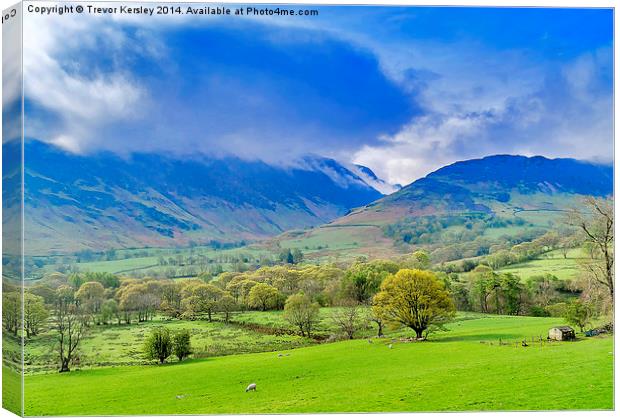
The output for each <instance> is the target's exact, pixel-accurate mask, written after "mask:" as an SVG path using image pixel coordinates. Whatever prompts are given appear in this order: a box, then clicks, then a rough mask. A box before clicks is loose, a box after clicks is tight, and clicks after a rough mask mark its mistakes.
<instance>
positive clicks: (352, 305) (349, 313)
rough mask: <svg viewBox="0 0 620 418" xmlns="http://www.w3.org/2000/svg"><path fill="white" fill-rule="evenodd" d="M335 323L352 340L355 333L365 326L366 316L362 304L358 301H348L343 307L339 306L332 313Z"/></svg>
mask: <svg viewBox="0 0 620 418" xmlns="http://www.w3.org/2000/svg"><path fill="white" fill-rule="evenodd" d="M332 320H333V321H334V324H335V325H336V326H337V327H338V328H339V329H340V331H342V333H343V334H345V335H346V336H347V338H348V339H350V340H352V339H353V337H354V336H355V333H356V332H357V331H358V330H359V329H361V328H362V327H363V326H364V322H365V321H364V317H363V315H362V311H361V309H360V304H359V303H357V302H356V301H348V302H346V303H345V305H344V306H343V307H342V308H338V309H337V310H336V311H334V313H333V314H332Z"/></svg>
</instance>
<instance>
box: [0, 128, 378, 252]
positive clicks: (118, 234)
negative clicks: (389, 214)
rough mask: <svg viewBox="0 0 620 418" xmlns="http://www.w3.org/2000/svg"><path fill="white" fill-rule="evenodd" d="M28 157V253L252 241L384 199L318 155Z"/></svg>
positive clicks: (44, 151) (30, 151)
mask: <svg viewBox="0 0 620 418" xmlns="http://www.w3.org/2000/svg"><path fill="white" fill-rule="evenodd" d="M5 146H6V145H5ZM5 152H7V151H5ZM25 155H26V157H25V158H26V164H25V173H24V175H25V183H26V186H25V218H26V240H27V242H26V247H27V250H28V251H29V252H31V253H33V254H40V253H42V252H58V253H66V252H68V251H75V250H80V249H86V248H88V249H95V250H101V249H108V248H122V247H145V246H171V245H186V244H188V243H189V242H190V241H191V240H193V241H194V242H200V243H202V242H208V241H210V240H216V241H221V242H238V241H241V240H257V239H262V238H265V237H270V236H274V235H277V234H280V233H282V232H284V231H286V230H290V229H294V228H304V227H309V226H315V225H320V224H324V223H327V222H330V221H332V220H333V219H335V218H337V217H339V216H342V215H345V214H346V213H347V212H349V211H350V210H351V209H352V208H356V207H359V206H362V205H365V204H367V203H370V202H372V201H374V200H376V199H378V198H380V197H381V196H382V194H381V193H380V192H378V191H377V190H375V189H374V188H372V187H370V186H369V185H368V184H367V183H366V182H364V181H363V180H362V179H361V178H360V177H359V176H358V175H356V174H354V173H353V172H351V171H350V170H348V169H346V168H345V167H343V166H342V165H340V164H339V163H337V162H336V161H334V160H330V159H325V158H319V157H307V158H304V159H302V160H301V161H300V162H299V163H298V164H297V165H295V166H290V167H278V166H273V165H269V164H266V163H264V162H260V161H245V160H241V159H238V158H233V157H230V158H221V159H214V158H208V157H205V156H195V157H193V158H191V159H181V158H175V157H172V156H165V155H158V154H147V153H144V154H133V155H131V156H129V157H127V158H121V157H118V156H116V155H113V154H110V153H99V154H96V155H88V156H80V155H75V154H70V153H67V152H64V151H62V150H60V149H58V148H55V147H53V146H50V145H46V144H44V143H42V142H39V141H34V140H30V141H27V142H26V144H25Z"/></svg>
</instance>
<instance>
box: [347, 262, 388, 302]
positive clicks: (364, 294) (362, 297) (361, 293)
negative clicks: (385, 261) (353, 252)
mask: <svg viewBox="0 0 620 418" xmlns="http://www.w3.org/2000/svg"><path fill="white" fill-rule="evenodd" d="M389 273H390V272H389V271H388V270H386V269H384V266H382V265H376V264H374V263H355V264H353V265H352V266H351V267H350V268H349V269H348V270H347V271H346V272H345V274H344V279H343V281H342V286H343V293H344V295H345V298H347V299H349V298H351V299H355V300H356V301H358V302H359V303H367V302H368V301H369V300H370V298H372V296H373V295H374V294H375V293H376V292H377V290H379V286H380V285H381V282H382V281H383V279H385V278H386V277H387V275H388V274H389Z"/></svg>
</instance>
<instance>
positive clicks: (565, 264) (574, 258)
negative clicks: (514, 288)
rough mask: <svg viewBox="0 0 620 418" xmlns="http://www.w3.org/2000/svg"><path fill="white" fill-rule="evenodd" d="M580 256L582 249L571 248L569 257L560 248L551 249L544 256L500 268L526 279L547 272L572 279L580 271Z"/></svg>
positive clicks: (565, 278)
mask: <svg viewBox="0 0 620 418" xmlns="http://www.w3.org/2000/svg"><path fill="white" fill-rule="evenodd" d="M580 257H582V254H581V250H580V249H573V250H570V251H569V252H568V254H567V258H564V256H563V254H562V253H561V252H560V251H559V250H556V251H550V252H548V253H545V254H544V257H541V258H538V259H536V260H531V261H528V262H525V263H521V264H513V265H511V266H507V267H504V268H502V269H500V271H502V272H505V273H514V274H516V275H518V276H520V277H521V279H524V280H526V279H528V278H530V277H532V276H537V275H543V274H546V273H549V274H553V275H554V276H556V277H557V278H558V279H561V280H570V279H575V278H576V277H577V274H578V273H579V266H578V264H577V263H578V261H579V259H580Z"/></svg>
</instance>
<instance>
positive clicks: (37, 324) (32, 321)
mask: <svg viewBox="0 0 620 418" xmlns="http://www.w3.org/2000/svg"><path fill="white" fill-rule="evenodd" d="M48 316H49V313H48V311H47V309H46V308H45V303H44V301H43V298H42V297H41V296H36V295H33V294H31V293H28V292H26V293H24V330H25V331H26V338H30V337H31V336H33V335H37V334H38V333H39V330H40V329H41V325H43V324H44V323H45V321H46V320H47V318H48Z"/></svg>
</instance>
